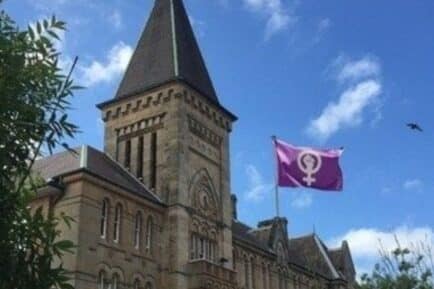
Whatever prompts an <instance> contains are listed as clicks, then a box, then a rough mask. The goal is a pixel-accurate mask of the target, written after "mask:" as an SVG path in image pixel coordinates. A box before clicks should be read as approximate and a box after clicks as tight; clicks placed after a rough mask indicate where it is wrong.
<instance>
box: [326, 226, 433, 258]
mask: <svg viewBox="0 0 434 289" xmlns="http://www.w3.org/2000/svg"><path fill="white" fill-rule="evenodd" d="M343 240H347V241H348V244H349V246H350V249H351V254H352V256H353V257H354V258H355V259H356V262H357V259H361V258H363V259H373V261H377V260H378V258H379V251H380V249H384V250H385V251H386V252H390V251H392V250H393V249H395V248H396V247H397V243H396V241H397V240H398V241H399V244H400V245H401V246H402V247H406V248H418V247H419V246H420V244H422V243H423V244H425V245H434V243H433V242H434V231H433V229H432V228H430V227H416V228H410V227H408V226H400V227H397V228H395V229H393V230H391V231H382V230H379V229H374V228H361V229H352V230H350V231H349V232H347V233H345V234H344V235H342V236H339V237H337V238H334V239H332V240H330V241H329V242H328V244H329V245H330V246H331V247H339V246H340V244H341V243H342V241H343Z"/></svg>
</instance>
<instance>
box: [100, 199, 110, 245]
mask: <svg viewBox="0 0 434 289" xmlns="http://www.w3.org/2000/svg"><path fill="white" fill-rule="evenodd" d="M108 207H109V204H108V201H107V199H104V200H103V201H102V206H101V220H100V236H101V238H103V239H105V238H106V237H107V217H108Z"/></svg>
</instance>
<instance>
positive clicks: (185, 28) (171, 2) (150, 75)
mask: <svg viewBox="0 0 434 289" xmlns="http://www.w3.org/2000/svg"><path fill="white" fill-rule="evenodd" d="M172 80H181V81H184V82H186V83H187V84H189V85H190V86H192V87H193V88H194V89H196V90H197V91H198V92H200V93H202V94H203V95H204V96H205V97H207V98H208V99H209V100H210V101H211V102H213V103H215V104H217V105H219V102H218V99H217V95H216V92H215V89H214V86H213V84H212V81H211V78H210V76H209V74H208V71H207V68H206V66H205V62H204V60H203V57H202V54H201V52H200V49H199V45H198V44H197V41H196V38H195V36H194V33H193V29H192V27H191V24H190V21H189V18H188V16H187V12H186V10H185V7H184V4H183V2H182V0H155V5H154V8H153V10H152V12H151V15H150V18H149V20H148V22H147V24H146V27H145V29H144V31H143V33H142V35H141V37H140V40H139V42H138V44H137V47H136V50H135V51H134V54H133V56H132V58H131V61H130V63H129V65H128V68H127V70H126V72H125V75H124V78H123V79H122V82H121V84H120V86H119V89H118V91H117V94H116V98H123V97H127V96H131V95H134V94H137V93H141V92H143V91H145V90H147V89H150V88H152V87H155V86H158V85H161V84H164V83H166V82H168V81H172Z"/></svg>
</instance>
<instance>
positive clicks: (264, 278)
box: [262, 263, 267, 289]
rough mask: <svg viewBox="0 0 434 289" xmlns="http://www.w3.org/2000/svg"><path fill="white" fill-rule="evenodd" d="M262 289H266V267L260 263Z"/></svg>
mask: <svg viewBox="0 0 434 289" xmlns="http://www.w3.org/2000/svg"><path fill="white" fill-rule="evenodd" d="M262 288H263V289H267V267H266V266H265V264H264V263H262Z"/></svg>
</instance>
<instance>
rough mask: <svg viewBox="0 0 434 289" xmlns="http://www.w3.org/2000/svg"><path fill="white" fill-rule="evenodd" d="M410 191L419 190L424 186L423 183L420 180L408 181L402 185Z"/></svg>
mask: <svg viewBox="0 0 434 289" xmlns="http://www.w3.org/2000/svg"><path fill="white" fill-rule="evenodd" d="M402 186H403V187H404V189H406V190H408V191H414V190H419V189H420V188H421V187H422V186H423V182H422V181H421V180H419V179H411V180H406V181H405V182H404V184H403V185H402Z"/></svg>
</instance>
